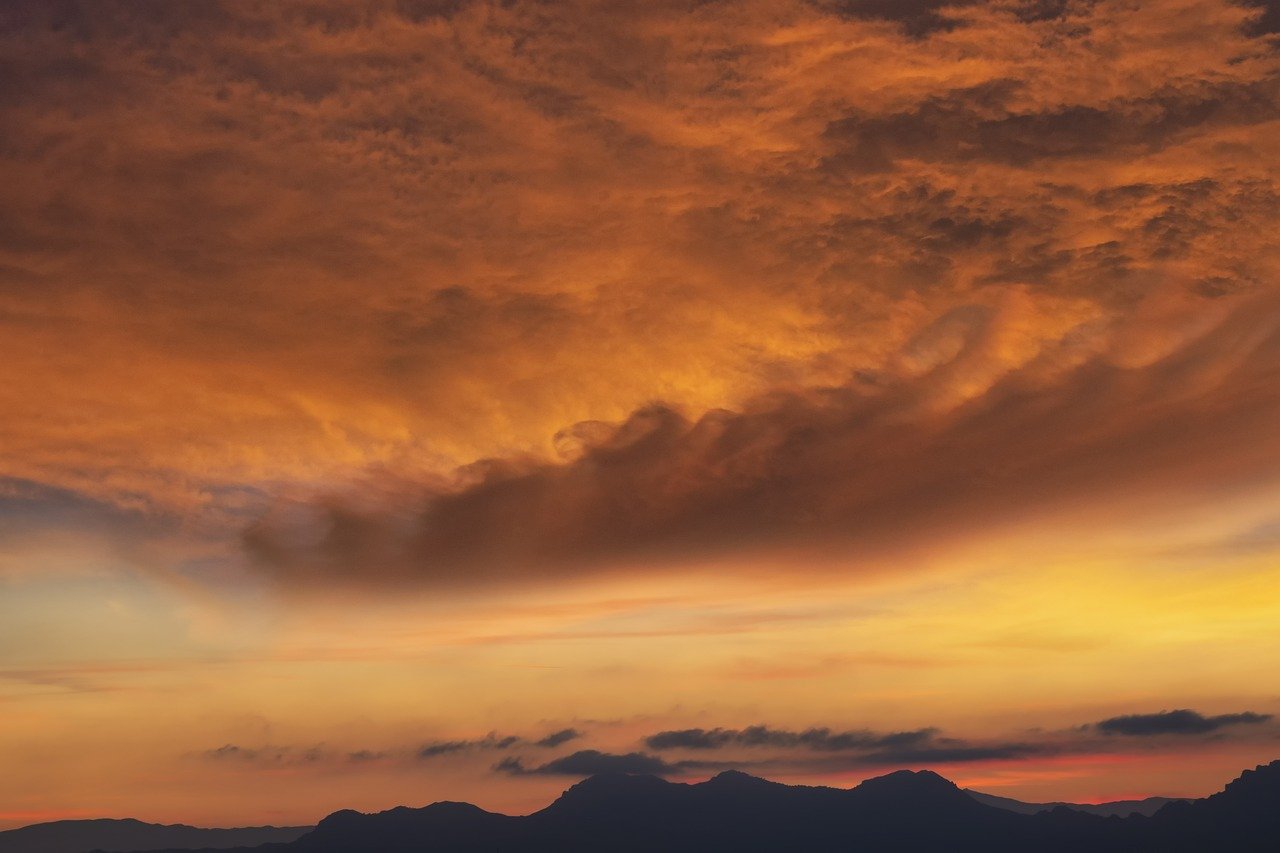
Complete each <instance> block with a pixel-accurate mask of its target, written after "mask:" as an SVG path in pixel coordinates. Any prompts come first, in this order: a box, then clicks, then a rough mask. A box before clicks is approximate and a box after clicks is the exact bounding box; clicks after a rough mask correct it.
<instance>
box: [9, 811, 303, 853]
mask: <svg viewBox="0 0 1280 853" xmlns="http://www.w3.org/2000/svg"><path fill="white" fill-rule="evenodd" d="M310 829H311V827H309V826H250V827H244V828H241V829H201V828H199V827H195V826H184V825H182V824H169V825H166V824H159V823H143V822H142V821H140V820H133V819H132V818H125V819H123V820H109V819H102V820H58V821H53V822H52V823H37V824H34V825H32V826H24V827H22V828H21V829H10V830H7V831H4V832H0V853H89V851H91V850H102V851H117V850H123V851H137V853H141V851H144V850H147V851H149V850H164V849H188V850H190V849H194V848H205V849H209V850H225V849H228V848H233V847H256V846H257V845H259V844H267V843H271V842H278V843H285V842H289V841H293V840H295V839H297V838H298V837H300V836H301V835H302V834H303V833H305V832H308V831H310Z"/></svg>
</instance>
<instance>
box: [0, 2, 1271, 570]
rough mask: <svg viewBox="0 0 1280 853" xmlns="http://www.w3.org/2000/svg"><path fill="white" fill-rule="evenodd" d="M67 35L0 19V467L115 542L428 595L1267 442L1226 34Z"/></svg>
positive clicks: (415, 20)
mask: <svg viewBox="0 0 1280 853" xmlns="http://www.w3.org/2000/svg"><path fill="white" fill-rule="evenodd" d="M113 10H114V11H113V12H112V13H111V14H105V13H104V14H93V15H90V14H87V13H85V12H84V11H83V9H82V8H81V7H79V6H77V5H75V4H71V3H37V2H20V3H12V4H9V5H8V6H7V8H6V10H5V11H4V13H3V20H2V21H0V39H2V40H3V43H4V50H5V55H6V57H8V58H7V60H6V61H7V62H8V64H9V66H10V69H9V70H10V71H11V72H12V73H11V74H9V75H8V76H9V77H11V78H12V79H15V80H21V81H22V84H21V85H18V86H15V87H12V88H11V90H10V92H9V93H8V94H7V95H6V97H5V99H4V100H3V102H2V103H0V110H2V111H3V113H4V120H5V123H6V126H9V127H13V128H17V129H19V130H18V131H17V132H16V133H15V134H13V135H12V140H11V144H10V145H9V146H7V147H6V149H5V151H4V152H2V154H0V177H4V178H6V185H8V186H10V187H12V188H13V191H12V192H11V193H8V194H6V198H5V201H4V202H3V203H2V205H3V207H2V209H0V223H2V227H0V323H3V325H4V330H5V334H4V335H3V337H0V341H3V343H0V347H2V348H3V349H2V350H0V357H3V358H4V359H5V361H6V363H8V364H10V365H12V366H13V368H14V370H13V373H14V375H15V376H16V377H19V378H20V379H21V380H22V381H18V382H14V383H10V384H9V385H7V386H6V388H5V390H4V391H3V392H0V393H2V394H3V395H4V397H3V399H0V403H2V406H0V410H3V411H4V412H5V416H4V417H3V418H2V419H0V440H3V442H4V445H5V446H6V447H7V448H10V449H11V452H10V453H8V454H6V460H5V468H4V469H3V470H0V476H5V477H7V478H9V480H8V482H13V483H24V484H33V485H34V486H35V487H36V488H39V489H48V490H58V493H60V494H67V495H71V496H73V497H74V499H75V500H77V501H80V502H81V503H83V505H85V506H100V507H102V514H103V516H104V517H106V516H109V515H110V514H111V513H119V512H122V511H123V512H126V513H132V514H136V515H139V516H141V517H143V518H145V519H146V521H147V525H149V527H147V529H144V530H142V531H140V532H137V533H131V534H130V535H131V536H134V537H135V538H147V537H155V536H157V535H159V534H157V532H156V530H155V529H152V528H159V529H161V530H165V529H167V530H169V531H171V532H176V534H177V535H179V536H184V537H189V536H191V535H193V534H200V535H202V536H207V537H209V538H208V542H211V543H220V545H221V547H223V548H224V549H228V550H227V552H226V553H224V557H226V558H227V559H234V558H235V555H234V553H233V552H232V551H231V550H229V549H234V548H235V546H236V545H235V543H236V541H237V540H238V539H239V538H240V536H239V535H238V534H240V533H243V539H244V541H246V542H247V543H248V545H249V549H248V551H249V554H250V556H251V557H252V558H253V560H254V561H255V562H256V563H257V564H258V565H259V566H261V567H262V568H264V569H266V570H267V571H268V572H269V573H270V574H272V575H273V576H277V577H281V578H283V579H285V580H286V581H287V582H289V583H306V582H308V581H311V580H317V579H327V578H333V577H335V576H336V577H343V578H346V579H348V580H355V581H356V582H360V581H361V580H363V579H370V580H373V581H375V582H376V581H386V580H390V579H401V580H416V581H428V582H451V581H452V582H457V581H459V580H464V579H468V578H483V577H486V576H491V577H497V578H504V577H509V576H511V575H512V574H520V573H527V572H530V571H533V570H534V569H536V571H534V574H537V573H538V572H542V573H544V574H545V573H553V574H554V573H556V572H553V571H552V570H550V569H548V568H547V567H548V566H550V565H553V564H554V565H556V566H566V567H570V568H567V569H564V570H563V571H575V570H577V569H574V568H572V567H573V566H575V565H577V566H581V564H584V563H594V562H611V561H623V562H625V561H627V560H630V559H632V558H634V557H636V556H638V555H643V556H651V555H652V554H654V553H658V554H668V555H687V554H689V553H691V552H696V551H699V550H702V551H707V550H711V551H714V550H716V549H718V548H721V547H723V546H724V545H725V544H726V543H728V542H734V543H742V542H745V543H746V545H747V546H748V547H749V546H750V545H751V544H753V543H751V542H749V541H747V540H750V539H751V537H752V536H754V537H756V538H757V539H758V540H760V541H761V542H763V543H765V544H766V545H768V544H779V543H787V542H792V541H796V540H799V541H808V540H812V539H827V538H833V539H838V540H844V541H845V542H854V543H857V544H858V546H859V547H863V548H866V549H870V550H875V549H878V548H880V547H882V546H885V547H888V546H890V545H892V546H893V547H898V545H899V544H901V543H902V542H907V543H908V544H909V543H910V541H912V540H915V541H919V540H931V539H932V537H934V536H935V535H942V536H944V537H945V535H947V530H946V529H952V528H956V527H961V528H965V527H975V526H982V525H984V524H989V523H990V519H991V518H992V517H998V516H1000V515H1001V514H1003V513H1006V512H1008V511H1009V509H1010V508H1011V507H1012V508H1016V509H1021V508H1022V507H1024V506H1026V507H1027V508H1028V510H1035V509H1039V508H1042V507H1049V506H1051V505H1061V504H1064V503H1071V502H1079V501H1082V500H1085V499H1086V496H1088V497H1090V498H1091V497H1092V496H1093V495H1094V494H1095V493H1098V492H1103V493H1104V494H1102V495H1101V497H1102V498H1103V499H1107V498H1109V497H1110V498H1115V499H1116V500H1125V499H1129V498H1132V499H1134V500H1140V498H1139V497H1135V495H1137V494H1140V493H1141V492H1142V490H1143V489H1144V488H1145V487H1147V485H1148V483H1149V481H1150V480H1151V479H1152V478H1157V477H1161V476H1163V477H1165V478H1166V479H1167V480H1168V481H1171V482H1162V483H1161V484H1159V489H1161V490H1167V489H1168V488H1169V487H1170V486H1172V487H1174V488H1178V489H1183V490H1185V491H1188V492H1197V491H1199V490H1203V489H1206V488H1212V487H1213V486H1214V485H1215V484H1216V483H1217V481H1219V480H1221V479H1230V478H1231V477H1232V476H1233V475H1234V474H1235V473H1236V472H1238V471H1239V469H1240V468H1241V467H1242V466H1247V465H1249V464H1251V462H1250V461H1249V460H1245V459H1243V458H1241V457H1242V455H1244V448H1249V447H1253V448H1254V450H1255V452H1256V454H1257V458H1259V459H1265V458H1268V452H1269V451H1270V450H1271V448H1270V445H1269V442H1268V439H1267V437H1266V436H1265V435H1262V434H1260V433H1259V427H1258V424H1261V423H1263V422H1264V421H1265V419H1266V418H1267V417H1269V416H1271V415H1272V414H1274V408H1273V407H1274V405H1275V400H1274V397H1273V395H1272V394H1271V393H1270V389H1272V388H1274V387H1275V383H1273V382H1270V381H1269V380H1270V378H1271V377H1270V376H1269V375H1268V373H1267V371H1266V368H1265V365H1266V363H1267V361H1268V359H1271V358H1272V356H1273V354H1274V350H1273V347H1274V343H1273V330H1272V329H1271V328H1270V327H1269V326H1268V323H1267V320H1266V318H1267V317H1268V316H1272V315H1274V312H1275V303H1274V302H1273V301H1271V300H1272V299H1273V298H1274V293H1275V288H1274V281H1275V273H1276V266H1277V256H1276V250H1275V248H1274V245H1273V244H1272V243H1271V241H1268V240H1267V239H1266V237H1265V235H1266V233H1267V228H1268V225H1269V223H1271V222H1272V221H1273V220H1274V218H1275V215H1276V212H1277V209H1278V208H1280V201H1278V199H1280V192H1278V191H1277V183H1276V181H1277V176H1276V174H1275V166H1274V164H1275V163H1276V162H1277V161H1278V160H1280V157H1277V154H1278V153H1280V152H1277V151H1276V143H1275V142H1274V140H1275V139H1276V138H1280V135H1278V134H1276V133H1274V132H1273V131H1274V130H1275V129H1276V126H1277V119H1278V118H1280V115H1278V113H1277V109H1276V107H1277V86H1278V85H1280V84H1278V82H1277V81H1278V80H1280V77H1278V76H1277V75H1278V68H1280V58H1278V57H1277V53H1276V52H1275V51H1274V50H1273V49H1272V45H1271V43H1270V42H1269V41H1268V40H1267V38H1266V33H1267V32H1268V31H1269V30H1271V29H1273V27H1271V26H1270V23H1269V22H1270V21H1271V19H1272V18H1273V17H1274V9H1273V8H1271V6H1269V5H1263V6H1256V5H1255V6H1244V5H1237V4H1233V3H1229V2H1225V0H1167V2H1164V3H1157V4H1142V5H1141V6H1134V5H1133V4H1127V3H1118V2H1083V1H1082V0H1081V2H1015V0H998V2H987V3H948V4H939V3H932V2H927V3H925V2H912V3H879V2H871V3H868V2H858V3H844V2H834V1H833V2H827V0H822V2H799V0H797V1H796V2H782V3H778V2H748V3H740V4H731V5H729V4H721V3H709V4H701V5H699V6H697V7H694V8H685V7H673V6H670V5H669V4H664V3H659V4H646V5H645V6H644V7H637V8H635V9H630V10H625V11H624V10H615V11H614V12H613V13H611V14H609V15H600V14H596V13H591V12H588V11H587V10H586V9H585V8H579V4H575V3H567V4H554V5H550V6H548V5H546V4H539V3H501V4H496V3H494V4H490V3H484V2H461V3H445V4H431V3H427V4H404V3H390V2H385V3H384V2H376V0H369V2H361V3H357V4H333V3H328V2H321V0H299V2H293V3H288V4H282V5H277V6H272V7H270V8H265V7H264V8H250V7H245V6H242V5H239V4H222V3H210V4H203V5H202V6H201V7H200V8H199V9H195V8H193V7H189V6H187V5H182V4H163V3H143V4H121V5H119V6H113ZM65 341H74V342H75V345H74V346H71V347H67V346H63V345H60V344H59V342H65ZM1172 422H1179V423H1184V424H1185V428H1184V429H1183V430H1182V431H1181V434H1179V435H1175V434H1173V432H1172V431H1171V430H1170V429H1169V428H1168V424H1170V423H1172ZM1218 436H1221V437H1222V438H1221V440H1219V439H1218V438H1217V437H1218ZM1059 445H1061V446H1059ZM1192 446H1194V447H1195V448H1196V450H1197V455H1198V456H1199V457H1200V461H1199V462H1197V463H1194V464H1193V463H1192V462H1190V461H1186V457H1187V449H1188V448H1189V447H1192ZM1137 448H1141V450H1140V452H1136V453H1135V452H1134V451H1135V449H1137ZM1169 459H1172V460H1175V461H1178V464H1177V465H1175V466H1174V469H1173V470H1170V471H1168V472H1167V473H1161V471H1163V469H1164V465H1165V461H1166V460H1169ZM476 460H487V461H482V462H476ZM1191 469H1194V470H1191ZM1104 471H1105V472H1106V473H1105V474H1104V473H1103V472H1104ZM1032 483H1036V484H1038V485H1035V486H1033V485H1032ZM961 505H963V506H965V507H966V509H964V510H963V511H960V510H958V509H956V507H959V506H961ZM166 525H167V528H166ZM889 528H895V531H896V532H895V531H891V530H890V529H889ZM246 531H247V532H246ZM744 533H746V534H750V535H749V536H745V537H744V536H743V534H744ZM94 535H96V534H94ZM891 539H892V540H900V541H899V542H895V543H889V542H888V540H891ZM210 547H213V546H210ZM170 559H171V558H170ZM159 561H160V562H164V558H160V559H159ZM556 571H557V572H558V571H561V570H556Z"/></svg>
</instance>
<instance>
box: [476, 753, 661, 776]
mask: <svg viewBox="0 0 1280 853" xmlns="http://www.w3.org/2000/svg"><path fill="white" fill-rule="evenodd" d="M493 769H494V770H495V771H497V772H499V773H506V774H509V775H511V776H529V775H536V776H592V775H595V774H597V773H647V774H651V775H654V776H668V775H671V774H673V773H677V772H679V771H680V769H681V766H679V765H674V764H668V763H667V762H665V761H663V760H662V759H661V758H658V757H656V756H653V755H646V754H644V753H641V752H629V753H626V754H614V753H608V752H599V751H597V750H594V749H584V750H579V751H578V752H574V753H571V754H569V755H566V756H563V757H561V758H555V759H552V760H551V761H548V762H546V763H545V764H540V765H538V766H536V767H526V766H525V764H524V762H523V761H522V760H521V759H519V758H516V757H508V758H504V759H502V761H500V762H498V763H497V764H495V765H494V767H493Z"/></svg>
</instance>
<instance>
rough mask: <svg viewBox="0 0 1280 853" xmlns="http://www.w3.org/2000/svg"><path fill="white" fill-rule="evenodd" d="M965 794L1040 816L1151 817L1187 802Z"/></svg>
mask: <svg viewBox="0 0 1280 853" xmlns="http://www.w3.org/2000/svg"><path fill="white" fill-rule="evenodd" d="M964 792H965V793H966V794H968V795H969V796H971V797H973V798H974V799H975V800H977V801H978V802H980V803H984V804H986V805H988V806H995V807H996V808H998V809H1007V810H1009V811H1011V812H1018V813H1019V814H1039V813H1040V812H1047V811H1052V810H1054V809H1056V808H1067V809H1073V810H1075V811H1078V812H1086V813H1087V814H1093V815H1098V816H1100V817H1111V816H1112V815H1115V816H1117V817H1128V816H1129V815H1131V814H1140V815H1146V816H1147V817H1150V816H1151V815H1153V814H1155V813H1156V812H1158V811H1160V809H1161V808H1163V807H1164V806H1166V805H1168V804H1169V803H1178V802H1185V800H1183V799H1179V798H1176V797H1147V798H1146V799H1143V800H1112V801H1111V802H1107V803H1064V802H1054V803H1027V802H1023V801H1022V800H1014V799H1010V798H1009V797H999V796H996V795H995V794H984V793H983V792H982V791H974V790H972V789H969V788H965V790H964Z"/></svg>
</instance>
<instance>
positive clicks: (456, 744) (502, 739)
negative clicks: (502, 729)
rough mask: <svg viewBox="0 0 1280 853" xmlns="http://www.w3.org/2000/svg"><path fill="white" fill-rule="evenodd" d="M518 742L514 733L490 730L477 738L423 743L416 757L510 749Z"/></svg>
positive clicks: (519, 739) (519, 740) (518, 739)
mask: <svg viewBox="0 0 1280 853" xmlns="http://www.w3.org/2000/svg"><path fill="white" fill-rule="evenodd" d="M520 742H521V738H519V737H517V736H515V735H506V736H499V735H497V734H495V733H494V732H490V733H489V734H487V735H485V736H484V737H482V738H479V739H477V740H445V741H433V742H431V743H428V744H423V745H422V746H421V747H419V748H418V757H419V758H435V757H436V756H438V755H449V754H452V753H456V752H470V751H472V750H503V749H510V748H511V747H513V746H515V745H516V744H518V743H520Z"/></svg>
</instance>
